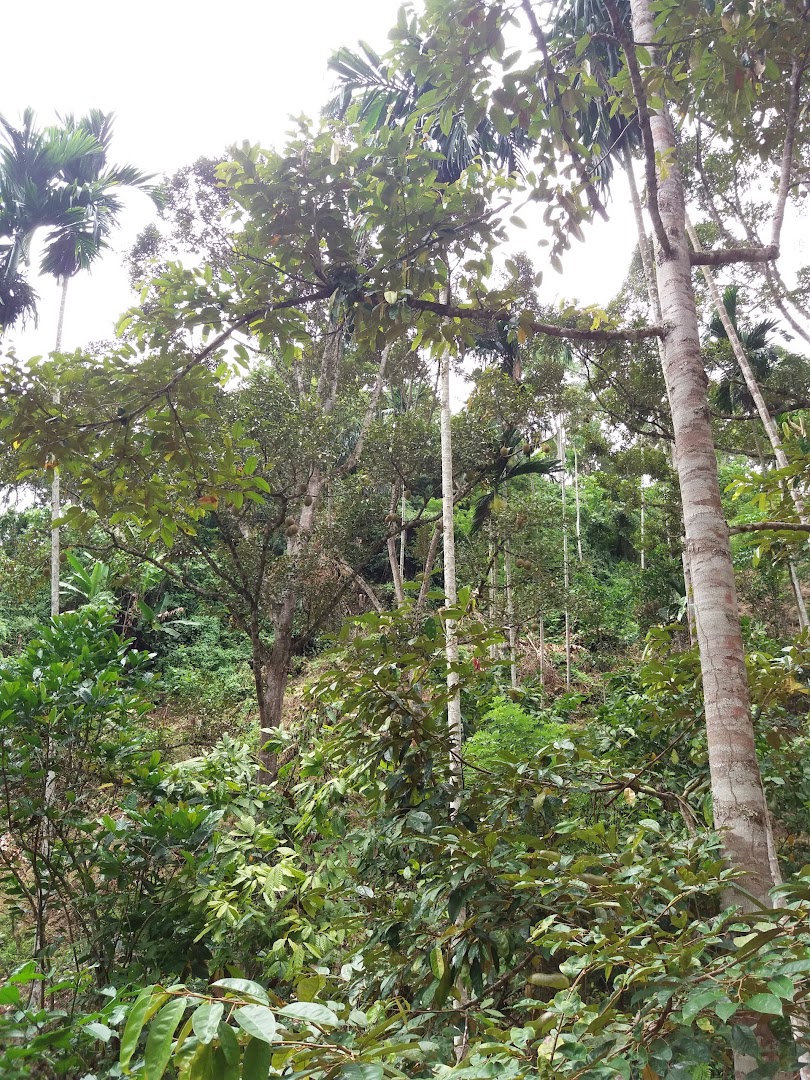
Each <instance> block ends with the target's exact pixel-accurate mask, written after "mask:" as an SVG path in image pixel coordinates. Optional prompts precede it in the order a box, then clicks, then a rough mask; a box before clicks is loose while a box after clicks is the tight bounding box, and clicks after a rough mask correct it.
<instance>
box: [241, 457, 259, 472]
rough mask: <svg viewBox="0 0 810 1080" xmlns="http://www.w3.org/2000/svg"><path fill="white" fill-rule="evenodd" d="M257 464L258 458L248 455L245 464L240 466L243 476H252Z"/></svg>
mask: <svg viewBox="0 0 810 1080" xmlns="http://www.w3.org/2000/svg"><path fill="white" fill-rule="evenodd" d="M258 465H259V459H258V458H257V457H249V458H248V459H247V460H246V461H245V464H244V465H243V466H242V472H243V473H244V474H245V476H252V475H253V474H254V473H255V472H256V469H257V468H258Z"/></svg>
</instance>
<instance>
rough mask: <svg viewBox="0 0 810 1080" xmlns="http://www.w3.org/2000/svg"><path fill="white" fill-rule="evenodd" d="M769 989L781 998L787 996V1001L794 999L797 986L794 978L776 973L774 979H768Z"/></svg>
mask: <svg viewBox="0 0 810 1080" xmlns="http://www.w3.org/2000/svg"><path fill="white" fill-rule="evenodd" d="M768 989H769V990H770V991H771V993H772V994H776V996H777V997H780V998H785V1000H786V1001H793V997H794V995H795V993H796V986H795V984H794V982H793V979H789V978H788V977H787V976H786V975H774V977H773V978H772V979H769V980H768Z"/></svg>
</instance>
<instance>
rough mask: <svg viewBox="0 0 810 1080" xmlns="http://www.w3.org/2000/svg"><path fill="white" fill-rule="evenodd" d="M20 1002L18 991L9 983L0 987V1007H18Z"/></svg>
mask: <svg viewBox="0 0 810 1080" xmlns="http://www.w3.org/2000/svg"><path fill="white" fill-rule="evenodd" d="M20 1000H21V999H20V991H19V990H18V989H17V987H16V986H12V985H11V983H6V985H5V986H0V1005H19V1003H20Z"/></svg>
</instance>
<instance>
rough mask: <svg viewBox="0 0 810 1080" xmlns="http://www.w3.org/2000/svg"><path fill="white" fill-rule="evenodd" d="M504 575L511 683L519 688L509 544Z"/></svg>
mask: <svg viewBox="0 0 810 1080" xmlns="http://www.w3.org/2000/svg"><path fill="white" fill-rule="evenodd" d="M503 576H504V585H505V586H506V620H507V632H508V635H509V685H510V686H511V687H512V689H513V690H517V685H518V677H517V627H516V626H515V598H514V594H513V592H512V552H511V550H510V548H509V545H508V544H507V545H506V547H505V548H504V549H503Z"/></svg>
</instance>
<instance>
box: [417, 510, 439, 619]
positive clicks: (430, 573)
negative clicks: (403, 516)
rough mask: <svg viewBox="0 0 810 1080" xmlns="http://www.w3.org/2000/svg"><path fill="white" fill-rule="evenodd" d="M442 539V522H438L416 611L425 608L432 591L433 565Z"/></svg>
mask: <svg viewBox="0 0 810 1080" xmlns="http://www.w3.org/2000/svg"><path fill="white" fill-rule="evenodd" d="M441 538H442V526H441V523H440V522H436V525H435V526H434V528H433V533H432V535H431V537H430V544H429V546H428V553H427V558H426V559H425V569H424V573H423V574H422V586H421V588H420V589H419V597H418V599H417V601H416V611H417V612H420V611H421V610H422V608H424V606H425V600H426V599H427V594H428V592H429V591H430V581H431V578H432V577H433V564H434V563H435V562H436V553H437V552H438V550H439V541H440V540H441Z"/></svg>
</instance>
